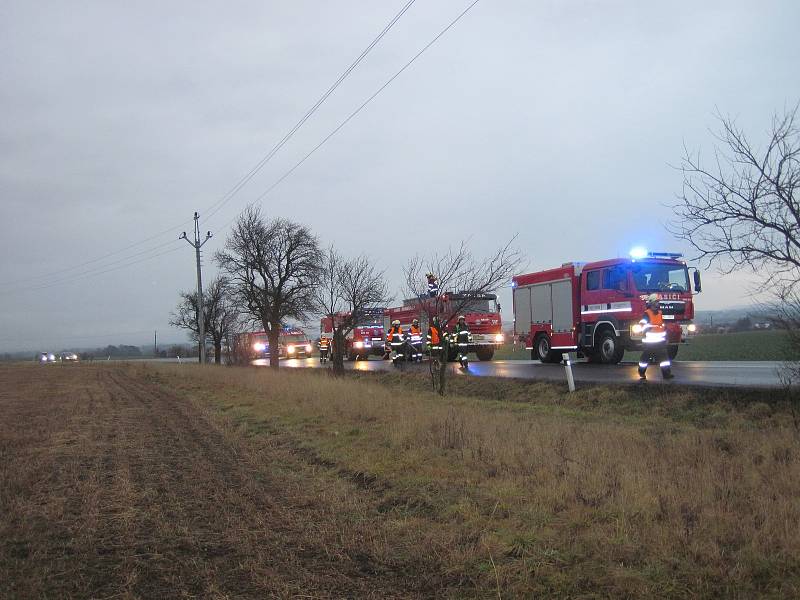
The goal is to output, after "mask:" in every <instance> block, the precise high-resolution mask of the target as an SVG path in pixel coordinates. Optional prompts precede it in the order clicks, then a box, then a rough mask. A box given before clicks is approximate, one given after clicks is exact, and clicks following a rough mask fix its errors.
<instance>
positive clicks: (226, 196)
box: [6, 0, 416, 287]
mask: <svg viewBox="0 0 800 600" xmlns="http://www.w3.org/2000/svg"><path fill="white" fill-rule="evenodd" d="M415 1H416V0H408V1H407V2H406V3H405V4H404V5H403V7H402V8H401V9H400V11H399V12H398V13H397V14H396V15H395V16H394V17H392V19H391V20H390V21H389V23H388V24H387V25H386V26H385V27H384V28H383V29H382V30H381V32H380V33H379V34H378V35H377V36H376V37H375V38H374V39H373V40H372V41H371V42H370V43H369V45H368V46H367V47H366V48H364V50H362V51H361V54H359V55H358V57H357V58H356V59H355V60H354V61H353V62H352V63H351V64H350V65H349V66H348V67H347V68H346V69H345V70H344V71H343V72H342V74H341V75H339V77H338V78H337V79H336V81H335V82H334V83H333V85H331V86H330V87H329V88H328V89H327V90H326V91H325V92H324V93H323V94H322V96H320V98H319V99H317V101H316V102H315V103H314V105H313V106H312V107H311V108H310V109H308V111H306V113H305V114H304V115H303V117H302V118H301V119H300V120H299V121H298V122H297V123H295V124H294V126H293V127H292V128H291V129H290V130H289V131H288V132H287V133H286V134H285V135H284V136H283V138H282V139H281V140H280V141H279V142H278V143H277V144H276V145H275V146H273V148H272V149H271V150H270V151H269V152H268V153H267V154H266V155H265V156H264V157H263V158H262V159H261V160H260V161H258V163H256V165H255V166H254V167H253V168H252V169H250V171H248V172H247V173H246V174H245V175H244V176H243V177H242V178H241V179H239V181H238V182H237V183H236V184H235V185H234V186H233V187H232V188H231V189H230V190H228V192H227V193H225V194H224V195H223V196H222V198H220V200H217V201H216V202H214V203H212V204H211V206H209V208H208V209H207V210H208V211H209V215H208V217H206V220H207V219H210V218H211V217H212V216H213V215H214V214H216V213H217V212H218V211H219V210H220V209H221V208H222V207H223V206H224V205H225V204H226V203H227V202H229V201H230V200H231V199H232V198H233V197H234V196H235V195H236V194H237V193H238V192H239V191H240V190H241V189H242V188H243V187H244V186H245V185H247V183H248V182H249V181H250V180H251V179H253V177H255V175H256V174H257V173H258V172H259V171H260V170H261V169H262V168H263V167H264V165H266V164H267V163H268V162H269V161H270V160H271V159H272V158H273V157H274V156H275V154H276V153H277V152H278V151H279V150H280V149H281V148H283V146H284V145H285V144H286V143H287V142H288V141H289V140H290V139H291V138H292V136H294V134H295V133H296V132H297V131H298V130H299V129H300V128H301V127H302V126H303V124H305V122H306V121H307V120H308V119H309V118H310V117H311V116H312V115H313V114H314V113H315V112H316V111H317V109H319V107H320V106H322V104H323V103H324V102H325V101H326V100H327V99H328V97H329V96H330V95H331V94H333V92H334V91H335V90H336V89H337V88H338V87H339V86H340V85H341V83H342V82H343V81H344V80H345V79H346V78H347V77H348V75H350V73H352V71H353V70H354V69H355V68H356V67H357V66H358V65H359V64H360V63H361V62H362V61H363V60H364V58H365V57H366V56H367V55H368V54H369V53H370V52H371V51H372V49H373V48H374V47H375V46H376V45H377V44H378V42H380V41H381V40H382V39H383V37H384V36H385V35H386V34H387V33H388V32H389V30H391V29H392V27H394V25H395V24H396V23H397V21H399V20H400V18H401V17H402V16H403V15H404V14H405V13H406V12H407V11H408V9H409V8H411V6H412V5H413V4H414V2H415ZM190 222H191V221H183V222H181V223H179V224H177V225H174V226H172V227H168V228H167V229H164V230H163V231H159V232H158V233H156V234H153V235H152V236H150V237H147V238H145V239H143V240H140V241H138V242H134V243H132V244H129V245H127V246H124V247H123V248H120V249H118V250H114V251H113V252H109V253H106V254H103V255H102V256H98V257H97V258H93V259H91V260H87V261H84V262H82V263H78V264H76V265H73V266H71V267H65V268H62V269H59V270H58V271H52V272H49V273H43V274H41V275H32V276H29V277H23V278H20V279H17V280H14V281H9V282H7V283H6V285H7V286H13V285H16V284H19V283H28V282H34V281H36V280H42V279H47V278H48V277H52V276H54V275H63V274H64V273H67V272H70V271H74V270H76V269H80V268H81V267H84V266H87V265H91V264H95V263H97V262H100V261H102V260H105V259H106V258H110V257H111V256H116V255H117V254H121V253H123V252H125V251H127V250H130V249H131V248H135V247H137V246H141V245H142V244H145V243H147V242H149V241H152V240H154V239H157V238H159V237H162V236H164V235H166V234H167V233H170V232H173V231H175V230H176V229H179V228H180V227H182V226H184V225H186V224H188V223H190ZM159 247H161V246H156V247H154V248H151V249H150V250H155V249H157V248H159ZM147 251H148V250H146V251H144V252H147ZM144 252H142V253H144ZM142 253H137V254H134V255H131V256H128V257H125V258H124V260H127V259H129V258H133V257H134V256H138V255H139V254H142ZM110 264H113V263H110ZM132 264H135V263H132ZM105 266H108V265H104V266H99V267H98V268H104V267H105ZM65 281H68V280H65ZM48 283H50V282H48ZM47 287H50V286H49V285H48V286H47Z"/></svg>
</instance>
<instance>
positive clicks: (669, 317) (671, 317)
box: [664, 315, 675, 320]
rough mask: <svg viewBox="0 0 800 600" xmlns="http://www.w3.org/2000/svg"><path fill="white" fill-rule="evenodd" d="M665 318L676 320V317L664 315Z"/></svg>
mask: <svg viewBox="0 0 800 600" xmlns="http://www.w3.org/2000/svg"><path fill="white" fill-rule="evenodd" d="M664 318H665V319H672V320H675V315H664Z"/></svg>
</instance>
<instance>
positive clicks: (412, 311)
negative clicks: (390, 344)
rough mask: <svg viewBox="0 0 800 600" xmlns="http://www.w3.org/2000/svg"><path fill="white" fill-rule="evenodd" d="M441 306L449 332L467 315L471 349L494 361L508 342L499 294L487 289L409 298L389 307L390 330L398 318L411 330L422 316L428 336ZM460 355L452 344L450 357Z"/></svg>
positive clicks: (421, 325)
mask: <svg viewBox="0 0 800 600" xmlns="http://www.w3.org/2000/svg"><path fill="white" fill-rule="evenodd" d="M459 306H460V307H461V308H460V309H458V307H459ZM437 309H439V310H440V311H441V312H440V313H439V315H438V316H439V319H440V320H441V322H442V323H447V325H446V326H445V327H444V332H445V333H452V332H453V330H454V329H455V326H456V323H457V322H458V316H459V315H464V317H465V321H466V323H467V327H469V331H470V342H469V347H468V352H474V353H475V354H477V356H478V360H481V361H486V360H492V357H493V356H494V351H495V349H496V348H498V347H499V346H502V345H503V344H504V343H505V337H504V336H503V324H502V319H501V318H500V305H499V304H498V303H497V295H496V294H486V293H483V292H470V291H460V292H445V293H444V294H442V295H441V296H440V297H439V298H438V299H435V298H423V299H421V300H420V299H417V298H410V299H407V300H405V301H404V303H403V306H398V307H395V308H388V309H386V329H387V330H388V329H389V324H390V323H391V322H392V321H394V320H395V319H396V320H398V321H400V327H402V329H403V331H407V330H408V328H409V327H410V326H411V322H412V321H413V320H414V319H419V321H420V328H421V329H422V333H423V335H425V334H426V333H427V331H428V322H429V321H430V320H431V319H432V318H433V317H434V316H435V315H436V314H437ZM457 309H458V310H457ZM457 355H458V349H457V348H456V346H455V345H453V346H451V347H450V356H449V357H448V360H455V359H456V356H457Z"/></svg>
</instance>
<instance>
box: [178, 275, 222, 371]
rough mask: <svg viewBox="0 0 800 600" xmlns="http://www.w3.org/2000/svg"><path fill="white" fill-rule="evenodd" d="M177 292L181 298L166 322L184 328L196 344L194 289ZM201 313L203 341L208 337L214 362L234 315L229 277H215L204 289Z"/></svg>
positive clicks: (219, 353) (216, 359)
mask: <svg viewBox="0 0 800 600" xmlns="http://www.w3.org/2000/svg"><path fill="white" fill-rule="evenodd" d="M180 296H181V301H180V302H179V303H178V306H176V307H175V312H173V313H172V315H171V318H170V321H169V324H170V325H172V326H173V327H179V328H181V329H187V330H188V331H189V332H190V333H191V337H192V339H193V340H195V341H196V342H197V343H198V344H197V345H198V348H199V346H200V340H199V335H200V334H199V328H198V314H197V313H198V309H197V292H181V294H180ZM203 313H204V317H205V320H204V325H205V334H206V341H207V340H208V338H210V339H211V343H212V344H213V346H214V362H215V363H217V364H219V363H220V362H221V361H222V343H223V341H224V340H225V339H226V338H227V337H228V334H229V331H230V330H231V328H232V326H233V324H234V323H235V321H236V318H237V310H236V308H235V307H234V305H233V302H232V301H231V296H230V294H229V292H228V281H227V280H226V279H225V278H224V277H217V278H216V279H214V280H213V281H212V282H211V283H209V284H208V286H207V287H206V289H205V290H204V291H203Z"/></svg>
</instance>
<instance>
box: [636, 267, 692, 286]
mask: <svg viewBox="0 0 800 600" xmlns="http://www.w3.org/2000/svg"><path fill="white" fill-rule="evenodd" d="M631 272H632V273H633V284H634V285H635V286H636V289H637V291H640V292H666V291H670V292H688V291H689V271H688V270H687V269H686V267H685V266H683V265H670V264H664V263H656V262H653V263H648V262H641V263H636V264H634V265H633V266H632V267H631Z"/></svg>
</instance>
